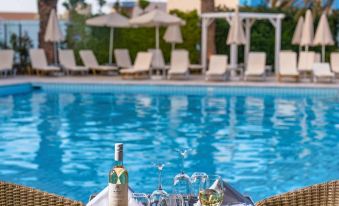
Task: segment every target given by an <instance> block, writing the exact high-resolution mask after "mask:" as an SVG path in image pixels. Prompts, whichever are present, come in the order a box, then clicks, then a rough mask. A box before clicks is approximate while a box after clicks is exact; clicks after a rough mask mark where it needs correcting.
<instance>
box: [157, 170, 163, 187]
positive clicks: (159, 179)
mask: <svg viewBox="0 0 339 206" xmlns="http://www.w3.org/2000/svg"><path fill="white" fill-rule="evenodd" d="M161 175H162V170H159V177H158V181H159V182H158V189H159V190H162V183H161Z"/></svg>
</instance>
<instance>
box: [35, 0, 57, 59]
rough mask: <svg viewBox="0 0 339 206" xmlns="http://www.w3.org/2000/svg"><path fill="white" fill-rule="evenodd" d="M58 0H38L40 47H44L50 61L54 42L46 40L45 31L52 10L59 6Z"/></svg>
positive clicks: (52, 55)
mask: <svg viewBox="0 0 339 206" xmlns="http://www.w3.org/2000/svg"><path fill="white" fill-rule="evenodd" d="M57 3H58V0H38V12H39V18H40V24H39V27H40V30H39V47H40V48H42V49H44V50H45V52H46V56H47V59H48V61H49V62H52V61H53V57H54V49H53V43H51V42H45V39H44V38H45V33H46V28H47V24H48V19H49V15H50V13H51V11H52V10H53V9H56V8H57Z"/></svg>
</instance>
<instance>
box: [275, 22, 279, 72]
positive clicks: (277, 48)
mask: <svg viewBox="0 0 339 206" xmlns="http://www.w3.org/2000/svg"><path fill="white" fill-rule="evenodd" d="M280 49H281V19H280V18H277V19H276V25H275V58H274V68H275V73H276V75H277V74H278V71H279V53H280Z"/></svg>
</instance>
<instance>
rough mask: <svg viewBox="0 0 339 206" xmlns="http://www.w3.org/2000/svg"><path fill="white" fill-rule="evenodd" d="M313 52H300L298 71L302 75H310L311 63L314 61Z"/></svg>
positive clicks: (311, 70)
mask: <svg viewBox="0 0 339 206" xmlns="http://www.w3.org/2000/svg"><path fill="white" fill-rule="evenodd" d="M315 58H316V57H315V53H314V52H300V54H299V61H298V71H299V73H300V74H303V75H304V76H305V75H306V76H307V75H309V76H312V72H313V64H314V63H315V60H316V59H315Z"/></svg>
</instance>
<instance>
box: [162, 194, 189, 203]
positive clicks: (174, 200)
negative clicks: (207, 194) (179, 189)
mask: <svg viewBox="0 0 339 206" xmlns="http://www.w3.org/2000/svg"><path fill="white" fill-rule="evenodd" d="M184 205H185V201H184V198H183V197H182V196H181V195H178V194H171V195H169V196H168V197H164V198H162V199H161V200H160V202H159V204H158V206H184Z"/></svg>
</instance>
